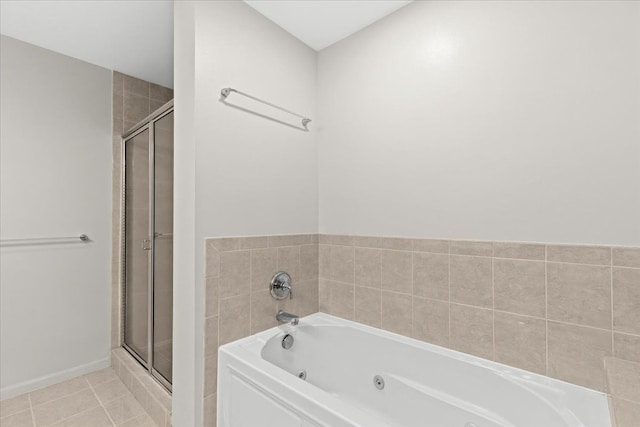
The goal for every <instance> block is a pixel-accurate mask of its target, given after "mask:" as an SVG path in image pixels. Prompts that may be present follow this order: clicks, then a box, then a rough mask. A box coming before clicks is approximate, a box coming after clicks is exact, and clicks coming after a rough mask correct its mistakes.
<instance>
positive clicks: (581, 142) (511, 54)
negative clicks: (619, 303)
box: [318, 1, 640, 245]
mask: <svg viewBox="0 0 640 427" xmlns="http://www.w3.org/2000/svg"><path fill="white" fill-rule="evenodd" d="M318 76H319V81H318V99H319V114H320V117H319V118H320V121H321V129H320V138H319V156H320V158H319V164H320V231H321V232H325V233H353V234H369V235H397V236H424V237H445V238H466V239H488V240H519V241H520V240H522V241H543V242H565V243H568V242H575V243H600V244H623V245H626V244H632V245H638V244H640V78H639V76H640V3H638V2H616V1H607V2H589V1H583V2H572V1H570V2H506V1H497V2H475V1H471V2H448V1H447V2H427V1H417V2H414V3H412V4H410V5H408V6H406V7H404V8H403V9H401V10H399V11H398V12H396V13H394V14H393V15H391V16H389V17H387V18H385V19H383V20H381V21H379V22H378V23H376V24H374V25H372V26H370V27H369V28H367V29H365V30H363V31H361V32H359V33H357V34H355V35H353V36H351V37H349V38H348V39H346V40H343V41H342V42H339V43H337V44H336V45H333V46H331V47H329V48H327V49H325V50H323V51H321V52H320V54H319V58H318Z"/></svg>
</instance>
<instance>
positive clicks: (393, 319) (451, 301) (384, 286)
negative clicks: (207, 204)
mask: <svg viewBox="0 0 640 427" xmlns="http://www.w3.org/2000/svg"><path fill="white" fill-rule="evenodd" d="M319 258H320V259H319V277H320V280H319V287H320V288H319V309H320V311H323V312H326V313H329V314H333V315H336V316H340V317H344V318H347V319H352V320H356V321H358V322H361V323H365V324H368V325H371V326H375V327H381V328H383V329H387V330H389V331H392V332H396V333H399V334H402V335H406V336H411V337H414V338H417V339H420V340H423V341H428V342H432V343H435V344H438V345H442V346H446V347H450V348H452V349H455V350H459V351H463V352H465V353H470V354H474V355H477V356H480V357H484V358H487V359H491V360H495V361H497V362H500V363H504V364H508V365H511V366H515V367H519V368H523V369H527V370H530V371H533V372H537V373H540V374H544V375H549V376H551V377H555V378H559V379H562V380H565V381H569V382H572V383H575V384H579V385H583V386H587V387H590V388H594V389H597V390H606V381H605V370H604V359H605V357H612V356H615V357H616V358H619V359H626V360H629V361H634V362H640V248H619V247H614V248H611V247H599V246H566V245H544V244H529V243H522V244H520V243H502V242H472V241H445V240H430V239H404V238H378V237H362V236H336V235H320V236H319Z"/></svg>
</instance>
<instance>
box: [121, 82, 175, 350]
mask: <svg viewBox="0 0 640 427" xmlns="http://www.w3.org/2000/svg"><path fill="white" fill-rule="evenodd" d="M171 99H173V90H172V89H169V88H166V87H163V86H160V85H157V84H154V83H149V82H147V81H144V80H140V79H137V78H135V77H131V76H128V75H126V74H122V73H119V72H117V71H114V72H113V141H112V142H113V176H112V183H113V192H112V209H113V212H112V216H111V218H112V224H111V226H112V236H113V237H112V246H111V247H112V255H111V309H112V310H111V348H118V347H120V343H121V333H122V330H121V329H122V325H121V316H120V301H121V298H122V295H121V283H120V271H121V265H120V248H121V232H122V230H121V220H122V219H121V208H122V191H121V189H122V167H121V166H122V145H121V144H122V140H121V138H122V135H123V134H124V133H125V132H126V131H127V130H129V129H130V128H131V127H133V126H134V125H135V124H136V123H138V122H140V121H141V120H142V119H144V118H145V117H147V116H148V115H149V114H151V113H152V112H153V111H155V110H157V109H158V108H160V107H161V106H162V105H164V104H165V103H167V102H168V101H170V100H171Z"/></svg>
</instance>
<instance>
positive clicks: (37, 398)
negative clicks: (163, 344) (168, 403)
mask: <svg viewBox="0 0 640 427" xmlns="http://www.w3.org/2000/svg"><path fill="white" fill-rule="evenodd" d="M0 426H2V427H43V426H55V427H114V426H118V427H157V425H156V423H155V422H154V421H153V420H152V418H151V417H149V415H147V413H146V412H145V410H144V408H143V407H142V406H141V405H140V404H139V403H138V401H137V400H136V399H135V398H134V397H133V395H132V394H131V393H130V392H129V390H127V388H126V387H125V385H124V384H123V383H122V381H120V378H118V376H117V375H116V373H115V371H114V370H113V369H112V368H107V369H103V370H101V371H97V372H93V373H91V374H88V375H85V376H82V377H78V378H74V379H71V380H69V381H65V382H62V383H58V384H54V385H52V386H49V387H46V388H43V389H40V390H36V391H33V392H31V393H25V394H22V395H20V396H16V397H14V398H11V399H7V400H3V401H1V402H0Z"/></svg>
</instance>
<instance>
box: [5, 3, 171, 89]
mask: <svg viewBox="0 0 640 427" xmlns="http://www.w3.org/2000/svg"><path fill="white" fill-rule="evenodd" d="M0 33H2V34H5V35H7V36H10V37H13V38H16V39H19V40H23V41H25V42H27V43H31V44H35V45H37V46H41V47H44V48H46V49H50V50H53V51H56V52H59V53H62V54H65V55H68V56H72V57H74V58H78V59H81V60H83V61H87V62H90V63H92V64H96V65H100V66H102V67H105V68H109V69H112V70H117V71H121V72H123V73H125V74H129V75H132V76H135V77H139V78H141V79H144V80H147V81H151V82H154V83H158V84H161V85H163V86H168V87H173V1H171V0H153V1H140V0H128V1H121V0H115V1H114V0H84V1H80V0H71V1H69V0H55V1H41V0H40V1H32V0H1V1H0Z"/></svg>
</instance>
